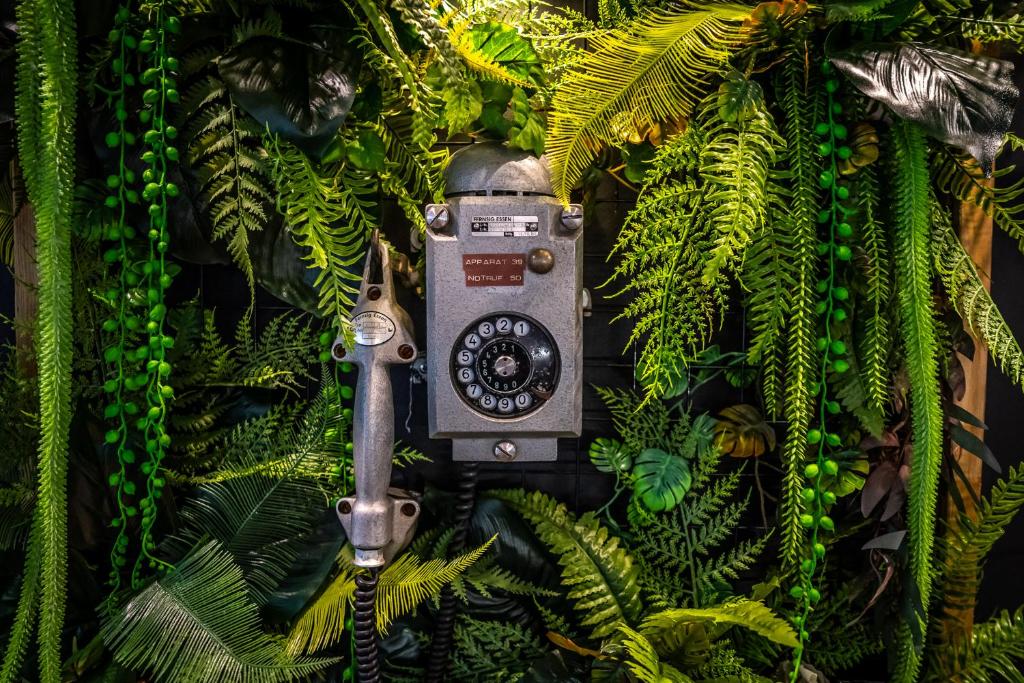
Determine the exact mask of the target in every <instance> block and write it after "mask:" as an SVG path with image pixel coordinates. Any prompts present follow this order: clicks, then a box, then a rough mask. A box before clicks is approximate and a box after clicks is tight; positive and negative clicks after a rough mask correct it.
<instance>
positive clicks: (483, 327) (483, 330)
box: [476, 320, 494, 339]
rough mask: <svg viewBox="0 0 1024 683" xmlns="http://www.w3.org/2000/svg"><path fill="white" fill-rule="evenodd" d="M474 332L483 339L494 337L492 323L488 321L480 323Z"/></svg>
mask: <svg viewBox="0 0 1024 683" xmlns="http://www.w3.org/2000/svg"><path fill="white" fill-rule="evenodd" d="M476 331H477V332H478V333H479V334H480V336H481V337H483V338H484V339H490V338H491V337H493V336H494V323H492V322H491V321H490V320H485V321H483V322H482V323H480V325H479V326H477V328H476Z"/></svg>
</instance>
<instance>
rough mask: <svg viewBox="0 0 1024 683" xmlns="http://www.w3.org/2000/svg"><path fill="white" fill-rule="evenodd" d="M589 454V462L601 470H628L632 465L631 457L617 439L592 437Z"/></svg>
mask: <svg viewBox="0 0 1024 683" xmlns="http://www.w3.org/2000/svg"><path fill="white" fill-rule="evenodd" d="M589 454H590V462H592V463H594V467H596V468H597V469H598V470H599V471H601V472H628V471H629V468H630V467H632V466H633V457H632V456H631V455H630V454H629V453H628V452H627V451H626V449H624V448H623V447H622V444H621V443H620V442H619V441H618V440H617V439H606V438H604V437H598V438H596V439H594V442H593V443H592V444H590V451H589Z"/></svg>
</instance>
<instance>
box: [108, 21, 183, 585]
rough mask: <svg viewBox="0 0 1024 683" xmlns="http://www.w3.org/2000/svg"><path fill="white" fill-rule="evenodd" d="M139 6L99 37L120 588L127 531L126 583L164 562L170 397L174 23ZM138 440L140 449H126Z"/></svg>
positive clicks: (115, 573) (113, 576)
mask: <svg viewBox="0 0 1024 683" xmlns="http://www.w3.org/2000/svg"><path fill="white" fill-rule="evenodd" d="M142 10H143V11H142V14H143V15H144V16H145V17H146V21H147V24H146V28H145V29H144V30H143V31H142V34H141V36H140V37H138V38H137V37H136V35H135V34H134V32H133V22H132V20H131V18H132V12H131V9H130V7H129V6H125V5H123V6H121V7H120V8H119V9H118V11H117V15H116V17H115V28H114V29H113V30H112V31H111V32H110V36H109V38H110V40H111V41H112V42H113V43H114V45H115V50H116V53H117V57H115V58H114V59H113V60H112V61H111V69H112V70H113V72H114V78H115V83H116V87H115V89H114V90H113V91H112V93H111V95H110V98H111V99H112V100H113V101H112V102H111V104H112V105H113V108H114V112H115V118H116V120H117V122H118V127H117V129H116V130H114V131H111V132H110V133H108V134H107V136H106V143H107V146H108V147H111V148H114V149H116V150H117V153H118V170H117V173H116V174H111V175H110V176H108V178H107V187H108V188H109V189H110V190H111V192H112V194H110V195H109V196H108V197H107V199H106V205H107V206H108V207H109V208H111V209H113V210H114V211H115V212H116V214H117V217H116V221H115V222H113V223H112V224H111V225H110V226H108V228H107V234H106V235H105V237H106V238H107V239H108V240H110V241H112V242H113V246H111V247H109V248H108V249H107V250H106V251H105V252H104V260H105V261H106V262H108V263H111V264H116V267H117V283H116V286H112V287H111V288H110V289H109V290H108V291H107V292H106V299H107V302H108V304H109V305H110V306H111V308H112V309H113V315H112V317H110V318H108V319H107V320H106V321H104V323H103V329H104V331H105V332H107V333H108V334H109V340H110V342H109V345H107V347H106V348H105V350H104V360H105V361H106V362H107V363H109V364H110V378H109V379H108V380H107V381H106V382H105V383H104V386H103V389H104V391H105V392H106V393H107V394H108V395H109V396H110V398H111V402H110V403H109V404H108V405H107V406H106V408H105V409H104V416H105V417H106V418H108V419H110V420H112V421H113V426H112V427H111V428H110V429H109V430H108V431H107V433H106V436H105V440H106V442H107V443H108V444H109V445H110V446H111V447H113V448H115V449H116V453H117V466H118V469H117V471H115V472H114V473H112V474H111V475H110V481H109V483H110V485H111V486H112V487H114V489H115V492H116V497H117V503H118V511H117V516H116V517H115V518H114V519H113V520H112V521H111V526H113V527H114V528H116V529H117V530H118V533H117V537H116V539H115V541H114V545H113V548H112V550H111V572H110V583H111V586H112V587H113V589H114V590H117V589H118V588H119V587H120V586H121V579H122V572H123V568H124V567H126V566H127V564H128V554H129V552H130V551H131V550H132V549H131V547H130V546H131V540H132V537H133V535H134V534H135V533H136V530H137V534H138V544H137V548H135V550H136V551H137V553H136V556H135V561H134V563H133V565H132V568H131V572H130V583H131V586H132V587H133V588H137V587H138V586H139V585H140V583H141V581H142V578H143V573H144V571H145V569H146V568H149V569H159V568H163V567H166V566H169V565H166V564H165V563H164V562H163V561H161V560H160V559H159V558H157V557H155V556H154V555H153V554H152V552H153V551H154V550H155V549H156V542H155V541H154V539H153V526H154V523H155V521H156V509H157V500H158V499H159V498H160V497H161V495H162V489H163V487H164V485H165V482H164V479H163V478H162V477H161V476H160V464H161V461H162V460H163V458H164V455H165V453H166V450H167V448H168V447H169V446H170V444H171V439H170V436H169V435H168V434H167V427H166V417H167V408H168V402H169V400H170V399H171V398H173V395H174V392H173V390H172V389H171V387H170V385H169V384H168V383H167V379H168V377H169V376H170V372H171V366H170V363H169V362H168V360H167V351H168V349H170V348H171V347H172V346H173V345H174V339H173V337H171V336H170V335H169V334H168V333H167V332H168V331H167V329H166V315H167V304H166V303H165V293H166V290H167V288H168V287H170V285H171V282H172V280H173V276H174V274H175V272H176V270H177V269H176V267H174V266H173V264H171V263H169V262H168V261H167V260H166V253H167V249H168V233H167V211H168V205H167V202H168V199H169V198H173V197H175V196H176V195H177V194H178V188H177V186H176V185H175V184H174V183H172V182H170V180H168V172H169V169H170V165H171V164H173V163H174V162H175V161H177V159H178V156H179V155H178V150H177V148H176V147H174V145H173V143H172V140H173V139H174V138H175V137H176V135H177V131H176V130H175V129H174V127H173V126H170V125H168V124H167V123H166V120H167V113H168V106H169V104H171V103H174V102H177V101H178V99H179V97H178V92H177V90H176V84H175V82H174V77H173V71H174V70H175V69H177V60H176V59H175V58H174V57H173V56H171V55H170V54H169V51H168V42H169V34H173V33H177V32H178V31H180V22H179V20H178V19H177V17H174V16H171V15H169V14H168V13H167V9H166V7H165V3H163V2H159V3H156V4H155V5H146V6H144V7H143V8H142ZM138 62H141V64H143V65H144V66H145V68H144V70H142V72H141V74H140V75H139V76H138V78H136V77H135V75H133V74H132V73H131V72H130V70H129V67H130V66H131V65H132V64H135V63H138ZM136 83H140V84H141V85H144V86H146V89H145V90H144V92H143V93H142V102H143V108H142V109H141V110H140V111H139V114H138V120H139V122H140V123H141V124H143V125H144V126H146V127H147V128H148V130H146V132H145V133H144V134H143V136H142V145H141V147H142V153H141V160H142V162H143V163H144V164H146V168H145V170H144V171H143V172H142V182H143V183H144V185H143V189H142V193H141V198H142V200H143V201H144V202H146V203H147V204H148V206H147V209H146V215H147V217H148V221H147V223H148V227H147V230H146V235H145V242H143V243H141V244H140V243H137V242H136V241H134V238H135V237H136V231H135V229H134V228H133V227H132V226H131V225H130V224H129V218H130V215H129V212H130V210H131V209H130V207H131V206H132V205H137V204H139V203H140V200H139V193H138V192H137V190H135V189H134V188H133V185H134V184H135V183H136V178H135V173H134V172H133V171H132V169H131V168H129V164H128V155H129V154H130V153H131V149H132V148H133V147H134V145H135V143H136V138H135V135H134V134H133V133H132V132H131V131H130V130H129V129H128V95H129V88H131V87H132V86H134V85H136ZM133 427H134V430H135V432H134V434H133V431H132V428H133ZM140 445H141V450H142V451H143V454H142V455H138V454H137V453H136V449H137V448H139V446H140ZM139 516H141V520H140V521H138V523H137V525H135V523H134V519H135V518H137V517H139ZM133 525H134V526H133Z"/></svg>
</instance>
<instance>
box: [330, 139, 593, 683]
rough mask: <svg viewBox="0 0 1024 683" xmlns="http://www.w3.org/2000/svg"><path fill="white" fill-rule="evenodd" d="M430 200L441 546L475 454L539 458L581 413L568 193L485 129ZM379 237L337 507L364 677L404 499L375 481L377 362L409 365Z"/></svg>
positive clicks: (470, 478)
mask: <svg viewBox="0 0 1024 683" xmlns="http://www.w3.org/2000/svg"><path fill="white" fill-rule="evenodd" d="M446 180H447V185H446V186H447V192H446V199H447V203H446V204H431V205H429V206H427V207H426V220H427V226H428V230H427V244H426V247H427V400H428V407H427V410H428V420H429V425H430V436H431V437H432V438H443V439H451V440H452V457H453V459H454V460H456V461H464V462H467V464H466V466H464V468H463V474H462V481H461V482H460V497H459V503H458V504H457V505H456V520H455V526H456V532H455V535H454V536H453V538H452V540H451V542H450V543H449V551H450V552H452V553H455V552H460V551H461V546H462V545H463V544H464V542H465V535H466V529H465V527H466V524H467V522H468V518H469V514H470V513H471V510H472V498H473V487H474V485H475V473H476V463H477V462H479V461H492V462H493V461H495V460H497V461H501V462H510V461H533V460H554V459H555V458H556V456H557V448H556V444H557V438H558V437H560V436H578V435H579V433H580V429H581V425H582V412H581V389H582V370H583V348H582V337H583V316H584V314H585V309H586V308H587V307H588V301H589V296H588V294H587V292H586V290H584V289H583V287H582V275H581V264H582V256H583V254H582V229H581V228H582V226H583V213H582V209H581V208H580V207H579V206H576V205H572V206H569V207H566V208H563V207H562V205H561V204H560V203H559V202H558V201H557V200H556V199H555V198H554V196H553V193H552V191H551V181H550V176H549V172H548V168H547V165H546V164H545V163H544V162H543V161H542V160H540V159H537V158H536V157H533V156H531V155H529V154H528V153H525V152H519V151H514V150H510V149H508V148H506V147H504V146H503V145H500V144H498V143H480V144H473V145H469V146H468V147H466V148H464V149H463V150H461V151H459V152H457V153H456V154H455V155H453V157H452V159H451V162H450V164H449V167H448V170H447V173H446ZM389 263H390V261H389V254H388V249H387V245H386V244H385V243H383V242H381V241H380V239H379V236H378V235H377V233H376V232H375V233H374V235H373V239H372V240H371V245H370V249H369V251H368V253H367V258H366V267H365V270H364V274H363V282H362V286H361V288H360V293H359V299H358V301H357V303H356V307H355V309H354V310H353V318H352V323H353V328H354V333H355V344H354V348H352V349H346V348H345V346H344V344H343V340H342V339H341V338H340V337H339V339H338V340H337V341H336V342H335V345H334V347H333V349H334V350H333V354H334V357H335V359H336V360H347V361H350V362H352V363H353V364H355V365H356V366H357V367H358V369H359V377H358V380H357V385H356V399H355V402H356V403H355V411H354V435H353V445H354V448H353V463H354V469H355V480H356V491H355V495H353V496H350V497H347V498H343V499H341V500H340V501H339V502H338V505H337V511H338V517H339V519H340V520H341V523H342V525H343V526H344V527H345V530H346V532H347V533H348V536H349V540H350V541H351V542H352V545H353V546H354V548H355V564H356V566H359V567H363V568H364V569H366V571H365V572H363V573H361V574H360V575H359V576H358V577H357V589H356V595H355V598H356V599H355V607H356V609H355V615H354V618H355V625H356V638H355V640H356V654H357V660H358V662H359V674H360V676H359V677H360V680H361V681H377V680H379V677H380V670H379V664H378V661H377V645H376V633H375V630H374V614H373V610H374V599H375V591H376V581H377V570H378V569H379V568H380V567H382V566H383V565H384V564H385V563H386V562H387V561H388V560H390V558H391V556H392V555H393V554H394V553H395V552H396V551H397V550H399V549H400V548H401V547H402V546H404V545H405V544H406V543H408V541H409V538H410V537H411V534H412V533H413V531H414V530H415V524H416V520H417V518H418V516H419V503H418V502H417V501H416V500H415V499H414V498H413V497H412V496H411V495H409V494H407V493H405V492H400V491H396V490H394V489H389V485H390V478H391V457H392V447H393V442H394V406H393V403H392V401H393V397H392V393H391V380H390V375H389V366H391V365H394V364H399V363H411V362H412V361H413V359H414V358H415V357H416V345H415V340H414V337H413V333H412V325H411V322H410V320H409V316H408V315H407V314H406V312H405V311H404V310H402V308H401V307H400V306H399V305H398V303H397V301H396V300H395V296H394V286H393V282H392V273H391V269H390V265H389ZM454 614H455V598H454V595H453V594H451V592H450V591H449V592H448V593H446V594H444V595H442V600H441V608H440V610H439V613H438V618H437V623H436V629H435V633H434V639H433V643H432V647H431V653H430V661H429V663H428V667H427V673H426V680H427V681H440V680H442V679H443V677H444V673H445V669H446V665H447V659H448V647H449V645H450V640H451V629H452V626H453V624H454Z"/></svg>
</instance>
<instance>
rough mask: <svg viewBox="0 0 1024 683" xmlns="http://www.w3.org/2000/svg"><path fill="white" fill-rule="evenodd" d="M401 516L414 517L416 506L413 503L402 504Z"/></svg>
mask: <svg viewBox="0 0 1024 683" xmlns="http://www.w3.org/2000/svg"><path fill="white" fill-rule="evenodd" d="M402 514H403V515H405V516H406V517H415V516H416V506H415V505H414V504H413V503H402Z"/></svg>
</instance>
